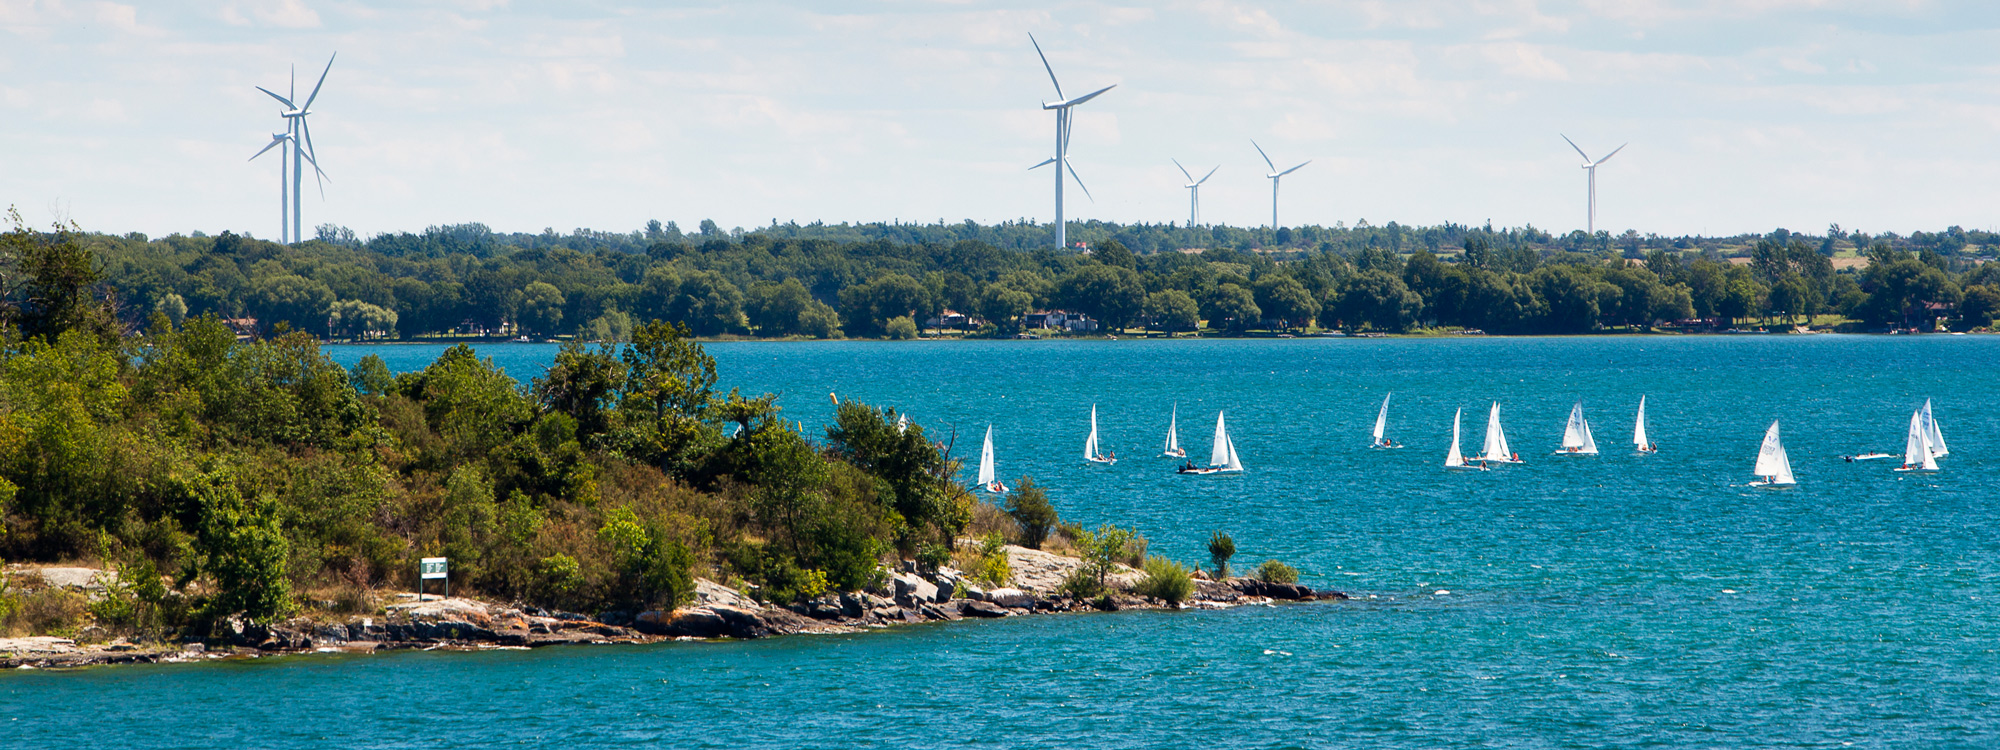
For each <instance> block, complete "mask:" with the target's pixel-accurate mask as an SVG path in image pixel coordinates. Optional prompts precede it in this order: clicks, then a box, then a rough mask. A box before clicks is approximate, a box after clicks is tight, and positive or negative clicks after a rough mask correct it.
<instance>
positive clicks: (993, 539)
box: [964, 532, 1014, 587]
mask: <svg viewBox="0 0 2000 750" xmlns="http://www.w3.org/2000/svg"><path fill="white" fill-rule="evenodd" d="M964 569H965V575H966V577H967V578H969V579H971V580H972V581H973V582H975V583H983V584H986V585H988V586H995V587H998V586H1005V585H1007V581H1008V580H1010V579H1012V578H1013V577H1014V570H1013V568H1012V567H1011V566H1010V565H1009V564H1008V563H1007V540H1006V539H1005V538H1003V537H1002V536H1000V534H999V533H997V532H996V533H992V534H987V535H985V536H983V537H980V538H979V547H978V548H977V549H976V550H974V551H973V552H972V554H970V555H967V560H966V562H965V564H964Z"/></svg>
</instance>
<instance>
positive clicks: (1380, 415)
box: [1375, 393, 1396, 445]
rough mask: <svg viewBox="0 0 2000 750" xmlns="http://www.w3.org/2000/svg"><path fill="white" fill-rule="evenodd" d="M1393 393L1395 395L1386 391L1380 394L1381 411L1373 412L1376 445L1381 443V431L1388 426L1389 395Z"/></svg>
mask: <svg viewBox="0 0 2000 750" xmlns="http://www.w3.org/2000/svg"><path fill="white" fill-rule="evenodd" d="M1394 395H1396V394H1394V393H1388V394H1384V395H1383V396H1382V410H1381V411H1379V412H1376V413H1375V444H1376V445H1381V444H1382V433H1383V431H1384V430H1385V429H1387V428H1388V426H1389V397H1390V396H1394Z"/></svg>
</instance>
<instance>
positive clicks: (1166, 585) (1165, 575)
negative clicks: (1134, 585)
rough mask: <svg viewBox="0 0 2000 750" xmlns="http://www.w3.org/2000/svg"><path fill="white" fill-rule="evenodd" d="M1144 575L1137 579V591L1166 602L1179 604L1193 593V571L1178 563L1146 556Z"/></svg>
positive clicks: (1158, 557) (1155, 556)
mask: <svg viewBox="0 0 2000 750" xmlns="http://www.w3.org/2000/svg"><path fill="white" fill-rule="evenodd" d="M1145 569H1146V577H1145V579H1144V580H1141V581H1139V587H1138V593H1139V594H1140V595H1142V596H1150V597H1153V598H1154V599H1158V600H1160V601H1163V602H1166V603H1168V604H1176V605H1177V604H1180V603H1181V602H1184V601H1187V599H1188V597H1190V596H1193V595H1194V573H1193V571H1190V570H1188V569H1187V566H1184V565H1182V564H1180V563H1177V562H1174V561H1172V560H1168V559H1167V558H1164V557H1160V556H1158V555H1154V556H1152V557H1148V558H1146V568H1145Z"/></svg>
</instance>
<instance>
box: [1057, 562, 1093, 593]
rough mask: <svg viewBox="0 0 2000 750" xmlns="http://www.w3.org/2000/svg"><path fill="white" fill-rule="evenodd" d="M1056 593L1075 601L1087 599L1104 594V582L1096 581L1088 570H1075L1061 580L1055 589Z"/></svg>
mask: <svg viewBox="0 0 2000 750" xmlns="http://www.w3.org/2000/svg"><path fill="white" fill-rule="evenodd" d="M1056 593H1058V594H1062V595H1063V596H1068V597H1072V598H1076V599H1089V598H1092V597H1095V596H1098V595H1099V594H1102V593H1104V582H1103V581H1100V580H1098V579H1097V576H1095V575H1093V574H1091V572H1090V571H1089V570H1086V569H1084V568H1077V569H1076V570H1072V571H1070V572H1069V575H1068V576H1066V577H1064V578H1063V582H1062V585H1061V586H1057V587H1056Z"/></svg>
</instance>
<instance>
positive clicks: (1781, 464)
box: [1753, 419, 1796, 484]
mask: <svg viewBox="0 0 2000 750" xmlns="http://www.w3.org/2000/svg"><path fill="white" fill-rule="evenodd" d="M1753 471H1754V473H1755V474H1756V475H1757V476H1760V477H1770V478H1771V479H1770V483H1771V484H1795V483H1796V482H1794V481H1793V480H1792V459H1791V457H1789V456H1786V455H1785V444H1784V443H1782V442H1779V440H1778V420H1775V419H1773V420H1771V428H1770V429H1768V430H1765V431H1764V444H1763V445H1761V446H1758V448H1757V468H1756V469H1754V470H1753Z"/></svg>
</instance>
